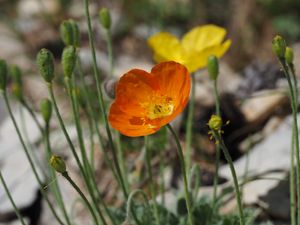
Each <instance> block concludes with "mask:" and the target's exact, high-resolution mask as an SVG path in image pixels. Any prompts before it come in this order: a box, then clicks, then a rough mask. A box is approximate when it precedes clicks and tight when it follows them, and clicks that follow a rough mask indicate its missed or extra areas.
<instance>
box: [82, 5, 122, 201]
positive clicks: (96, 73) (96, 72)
mask: <svg viewBox="0 0 300 225" xmlns="http://www.w3.org/2000/svg"><path fill="white" fill-rule="evenodd" d="M83 1H84V8H85V15H86V18H87V23H88V35H89V45H90V48H91V53H92V58H93V69H94V77H95V80H96V86H97V96H98V102H99V105H100V109H101V115H102V118H103V120H104V123H105V129H106V133H107V136H108V140H109V144H110V147H111V150H112V155H113V163H114V166H115V168H116V172H117V175H118V182H119V185H120V186H121V188H122V191H123V194H124V196H125V198H126V199H127V198H128V192H127V190H126V186H125V182H124V179H123V176H122V173H121V169H120V165H119V162H118V157H117V154H116V149H115V146H114V143H113V139H112V134H111V131H110V127H109V124H108V119H107V115H106V110H105V105H104V100H103V93H102V88H101V84H100V80H99V77H100V73H99V69H98V67H97V59H96V51H95V46H94V42H93V32H92V24H91V17H90V13H89V0H83Z"/></svg>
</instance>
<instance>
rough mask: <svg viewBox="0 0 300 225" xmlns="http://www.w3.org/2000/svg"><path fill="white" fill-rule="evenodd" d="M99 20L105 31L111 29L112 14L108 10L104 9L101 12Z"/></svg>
mask: <svg viewBox="0 0 300 225" xmlns="http://www.w3.org/2000/svg"><path fill="white" fill-rule="evenodd" d="M99 20H100V23H101V25H102V26H103V27H104V28H105V29H107V30H108V29H110V26H111V17H110V13H109V11H108V9H107V8H102V9H100V11H99Z"/></svg>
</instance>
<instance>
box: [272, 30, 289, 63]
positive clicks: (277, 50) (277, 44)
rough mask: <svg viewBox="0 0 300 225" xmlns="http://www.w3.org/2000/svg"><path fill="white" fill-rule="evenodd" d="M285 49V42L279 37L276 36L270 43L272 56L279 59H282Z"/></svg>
mask: <svg viewBox="0 0 300 225" xmlns="http://www.w3.org/2000/svg"><path fill="white" fill-rule="evenodd" d="M285 49H286V43H285V40H284V39H283V38H282V37H281V36H279V35H276V36H275V37H274V39H273V41H272V50H273V52H274V54H275V55H276V56H277V57H278V58H279V59H283V58H284V57H285Z"/></svg>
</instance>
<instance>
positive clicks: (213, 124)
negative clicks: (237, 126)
mask: <svg viewBox="0 0 300 225" xmlns="http://www.w3.org/2000/svg"><path fill="white" fill-rule="evenodd" d="M208 126H209V128H210V129H211V130H214V131H219V130H221V127H222V119H221V117H219V116H217V115H212V116H211V117H210V119H209V121H208Z"/></svg>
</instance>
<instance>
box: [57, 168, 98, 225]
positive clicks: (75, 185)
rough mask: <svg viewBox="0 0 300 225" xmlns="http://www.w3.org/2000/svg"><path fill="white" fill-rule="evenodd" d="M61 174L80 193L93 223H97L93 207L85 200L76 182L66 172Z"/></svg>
mask: <svg viewBox="0 0 300 225" xmlns="http://www.w3.org/2000/svg"><path fill="white" fill-rule="evenodd" d="M62 176H63V177H64V178H66V180H67V181H69V183H70V184H71V185H72V186H73V188H74V189H75V190H76V191H77V193H78V194H79V195H80V197H81V198H82V200H83V201H84V202H85V204H86V205H87V207H88V208H89V211H90V213H91V215H92V217H93V220H94V222H95V224H98V219H97V216H96V214H95V212H94V209H93V207H92V206H91V204H90V203H89V201H88V200H87V198H86V197H85V195H84V194H83V193H82V191H81V190H80V188H79V187H78V186H77V184H75V182H74V181H73V180H72V179H71V177H70V176H69V175H68V173H67V172H64V173H62Z"/></svg>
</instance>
